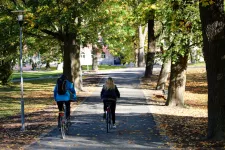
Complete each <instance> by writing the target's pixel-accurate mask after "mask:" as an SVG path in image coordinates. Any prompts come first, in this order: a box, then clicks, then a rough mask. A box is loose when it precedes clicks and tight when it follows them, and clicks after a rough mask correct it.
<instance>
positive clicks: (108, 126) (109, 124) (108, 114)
mask: <svg viewBox="0 0 225 150" xmlns="http://www.w3.org/2000/svg"><path fill="white" fill-rule="evenodd" d="M106 105H107V108H106V112H105V113H106V129H107V133H109V130H110V129H111V127H112V113H111V103H107V104H106Z"/></svg>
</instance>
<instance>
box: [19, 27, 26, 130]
mask: <svg viewBox="0 0 225 150" xmlns="http://www.w3.org/2000/svg"><path fill="white" fill-rule="evenodd" d="M22 36H23V35H22V25H20V88H21V100H20V102H21V123H22V128H21V130H22V131H24V130H25V119H24V99H23V54H22V52H23V51H22V48H23V47H22Z"/></svg>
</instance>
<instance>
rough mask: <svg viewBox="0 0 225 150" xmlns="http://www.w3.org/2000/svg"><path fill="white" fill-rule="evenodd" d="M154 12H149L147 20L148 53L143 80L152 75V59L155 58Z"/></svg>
mask: <svg viewBox="0 0 225 150" xmlns="http://www.w3.org/2000/svg"><path fill="white" fill-rule="evenodd" d="M154 16H155V12H154V10H153V11H152V12H151V15H150V18H151V19H149V20H148V51H147V54H146V55H147V56H146V67H145V78H150V77H151V75H152V73H153V65H154V57H155V32H154V19H155V17H154Z"/></svg>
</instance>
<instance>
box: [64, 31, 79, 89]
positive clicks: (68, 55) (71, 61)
mask: <svg viewBox="0 0 225 150" xmlns="http://www.w3.org/2000/svg"><path fill="white" fill-rule="evenodd" d="M75 37H76V35H75V34H73V33H70V34H69V33H68V34H66V35H65V36H64V45H63V74H65V75H66V76H67V77H68V79H69V80H70V81H71V82H73V83H74V85H75V88H76V89H77V90H83V89H82V88H83V87H82V79H81V70H80V47H79V44H78V42H76V41H75V39H76V38H75Z"/></svg>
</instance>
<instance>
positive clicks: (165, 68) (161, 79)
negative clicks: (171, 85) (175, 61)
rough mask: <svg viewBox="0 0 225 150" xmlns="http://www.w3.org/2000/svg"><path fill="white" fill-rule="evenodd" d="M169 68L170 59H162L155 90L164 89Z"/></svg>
mask: <svg viewBox="0 0 225 150" xmlns="http://www.w3.org/2000/svg"><path fill="white" fill-rule="evenodd" d="M170 68H171V59H164V61H163V64H162V67H161V70H160V74H159V79H158V82H157V86H156V90H164V89H165V85H166V82H167V79H168V75H169V72H170Z"/></svg>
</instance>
